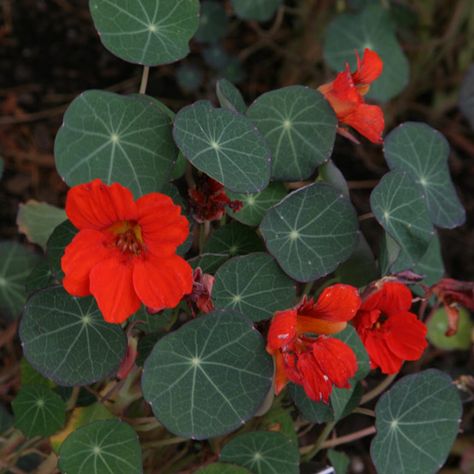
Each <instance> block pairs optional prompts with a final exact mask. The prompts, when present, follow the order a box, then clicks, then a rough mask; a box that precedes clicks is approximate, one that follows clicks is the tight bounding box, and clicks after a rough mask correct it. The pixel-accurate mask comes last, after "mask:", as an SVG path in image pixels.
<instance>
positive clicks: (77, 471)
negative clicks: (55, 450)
mask: <svg viewBox="0 0 474 474" xmlns="http://www.w3.org/2000/svg"><path fill="white" fill-rule="evenodd" d="M59 468H60V469H61V471H62V472H64V473H67V474H106V473H109V474H111V473H113V474H141V473H142V472H143V466H142V455H141V448H140V443H139V441H138V436H137V434H136V433H135V431H133V429H132V428H131V427H130V426H129V425H127V424H126V423H123V422H121V421H118V420H101V421H95V422H93V423H89V424H88V425H85V426H82V427H81V428H79V429H77V430H76V431H73V432H72V433H71V434H70V435H69V436H68V437H67V438H66V440H65V441H64V443H63V444H62V445H61V449H60V450H59Z"/></svg>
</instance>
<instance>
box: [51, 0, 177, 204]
mask: <svg viewBox="0 0 474 474" xmlns="http://www.w3.org/2000/svg"><path fill="white" fill-rule="evenodd" d="M101 1H104V0H101ZM137 3H138V2H137ZM54 154H55V159H56V167H57V169H58V172H59V174H60V175H61V177H62V178H63V179H64V181H66V183H67V184H69V186H74V185H76V184H80V183H86V182H88V181H91V180H93V179H95V178H100V179H102V180H103V181H104V182H105V183H107V184H110V183H113V182H118V183H121V184H123V185H124V186H126V187H128V188H130V190H131V191H132V192H133V194H134V195H135V197H139V196H141V195H143V194H147V193H150V192H153V191H159V190H160V188H161V186H163V185H164V184H165V183H166V182H167V181H168V179H169V177H170V174H171V170H172V168H173V165H174V162H175V161H176V157H177V154H178V151H177V149H176V146H175V145H174V143H173V138H172V135H171V119H170V117H169V116H168V115H166V114H165V113H164V112H163V111H162V109H161V107H158V106H157V105H156V101H155V100H154V99H152V98H148V97H143V96H141V97H137V96H129V97H124V96H121V95H118V94H114V93H112V92H105V91H97V90H90V91H86V92H83V93H82V94H81V95H80V96H79V97H77V98H76V99H74V101H73V102H72V103H71V105H70V106H69V107H68V109H67V110H66V113H65V115H64V122H63V125H62V127H61V128H60V129H59V131H58V134H57V135H56V141H55V143H54Z"/></svg>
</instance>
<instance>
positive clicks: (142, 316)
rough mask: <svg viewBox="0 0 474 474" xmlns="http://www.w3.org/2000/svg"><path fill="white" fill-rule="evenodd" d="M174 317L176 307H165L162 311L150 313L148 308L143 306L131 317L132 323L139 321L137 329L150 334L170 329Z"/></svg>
mask: <svg viewBox="0 0 474 474" xmlns="http://www.w3.org/2000/svg"><path fill="white" fill-rule="evenodd" d="M174 319H175V318H174V309H165V310H164V311H161V312H160V313H156V314H150V313H148V311H147V310H146V308H145V307H144V306H142V307H141V308H140V309H139V310H138V311H137V312H136V313H135V314H134V315H133V316H132V317H131V318H130V323H137V329H140V331H143V332H144V333H146V334H148V333H154V332H158V331H164V330H167V329H169V327H170V326H171V325H172V324H173V322H174Z"/></svg>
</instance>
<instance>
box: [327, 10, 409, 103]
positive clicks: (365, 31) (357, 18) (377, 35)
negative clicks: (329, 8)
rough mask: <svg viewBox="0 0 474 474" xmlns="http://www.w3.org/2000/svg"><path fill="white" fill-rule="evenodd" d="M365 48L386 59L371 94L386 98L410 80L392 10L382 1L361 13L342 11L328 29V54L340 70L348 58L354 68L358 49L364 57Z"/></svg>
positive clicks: (328, 59)
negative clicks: (386, 7) (397, 36)
mask: <svg viewBox="0 0 474 474" xmlns="http://www.w3.org/2000/svg"><path fill="white" fill-rule="evenodd" d="M365 48H369V49H372V50H374V51H375V52H377V53H378V54H379V55H380V57H381V58H382V61H383V72H382V75H381V76H380V77H379V78H378V79H377V80H376V81H375V82H374V83H373V84H372V85H371V87H370V91H369V93H368V97H369V98H372V99H375V100H378V101H380V102H386V101H388V100H390V99H391V98H392V97H395V96H396V95H398V94H399V93H400V92H401V91H402V90H403V89H404V88H405V87H406V85H407V84H408V80H409V64H408V60H407V58H406V57H405V55H404V54H403V51H402V49H401V47H400V45H399V43H398V41H397V38H396V36H395V33H394V30H393V24H392V20H391V18H390V13H389V11H388V10H386V9H385V8H383V7H382V6H380V5H369V6H367V7H366V8H364V10H363V11H362V12H361V13H359V14H357V15H353V14H350V13H346V14H342V15H338V16H336V18H335V19H334V20H333V21H332V22H331V24H330V25H329V27H328V29H327V31H326V37H325V42H324V58H325V59H326V61H327V62H328V64H329V65H330V66H331V68H333V69H334V70H336V71H342V70H343V69H344V67H345V64H346V63H347V62H348V63H349V64H350V66H351V68H352V71H353V70H354V69H355V65H356V57H355V54H354V50H357V51H358V52H359V54H360V55H361V57H362V54H363V52H364V49H365Z"/></svg>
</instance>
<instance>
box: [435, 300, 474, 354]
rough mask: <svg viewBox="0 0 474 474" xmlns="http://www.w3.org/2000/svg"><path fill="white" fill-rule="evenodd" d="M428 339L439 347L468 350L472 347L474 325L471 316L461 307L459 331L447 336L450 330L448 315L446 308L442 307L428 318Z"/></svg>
mask: <svg viewBox="0 0 474 474" xmlns="http://www.w3.org/2000/svg"><path fill="white" fill-rule="evenodd" d="M426 325H427V326H428V340H429V341H430V342H431V344H433V346H435V347H438V348H439V349H445V350H448V351H449V350H453V349H461V350H468V349H469V348H470V347H471V344H472V342H471V340H472V336H473V335H474V333H473V331H474V325H473V323H472V321H471V316H470V315H469V313H468V312H467V311H466V310H465V309H464V308H459V325H458V331H457V333H456V334H454V335H453V336H446V335H445V334H446V331H447V330H448V315H447V314H446V310H445V309H444V308H440V309H438V310H437V311H435V313H434V314H433V316H432V317H430V319H429V320H428V322H427V324H426Z"/></svg>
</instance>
